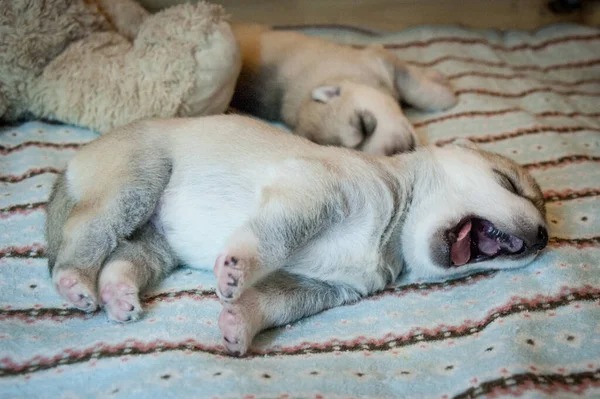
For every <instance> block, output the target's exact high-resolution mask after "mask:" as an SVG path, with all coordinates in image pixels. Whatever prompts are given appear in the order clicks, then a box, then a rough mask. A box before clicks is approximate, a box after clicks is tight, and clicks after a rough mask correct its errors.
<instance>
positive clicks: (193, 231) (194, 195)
mask: <svg viewBox="0 0 600 399" xmlns="http://www.w3.org/2000/svg"><path fill="white" fill-rule="evenodd" d="M203 177H204V178H205V179H202V178H203ZM183 180H184V181H185V183H180V182H177V181H175V182H171V183H170V184H169V185H168V186H167V188H166V189H165V192H164V194H163V197H162V198H161V201H160V203H159V205H158V208H157V211H156V214H155V216H154V218H153V223H154V224H155V225H156V226H157V227H158V229H159V230H160V231H162V233H163V234H164V235H165V237H166V239H167V241H168V242H169V245H170V246H171V248H172V249H173V250H174V251H175V253H176V254H177V257H178V258H179V260H180V262H181V263H182V264H184V265H186V266H189V267H193V268H197V269H208V270H212V268H213V266H214V262H215V259H216V258H217V256H218V254H219V253H220V251H221V250H222V249H223V247H224V246H225V243H226V241H227V239H228V238H229V237H230V236H231V234H232V233H233V232H234V231H235V230H236V229H237V228H238V227H240V226H241V225H242V224H243V223H244V222H246V221H247V219H248V217H249V215H250V210H251V208H252V202H253V201H252V199H253V198H252V195H251V194H250V193H249V192H248V190H247V189H244V188H243V185H241V184H233V183H232V182H228V184H226V183H227V182H223V181H222V180H221V179H219V180H212V179H210V178H206V176H197V177H193V178H191V176H190V175H188V176H186V179H183ZM233 187H235V189H233ZM233 190H235V191H233Z"/></svg>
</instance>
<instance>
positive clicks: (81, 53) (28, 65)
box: [0, 0, 241, 132]
mask: <svg viewBox="0 0 600 399" xmlns="http://www.w3.org/2000/svg"><path fill="white" fill-rule="evenodd" d="M240 68H241V59H240V54H239V49H238V45H237V42H236V40H235V38H234V36H233V34H232V32H231V28H230V26H229V24H228V21H227V17H226V16H225V14H224V12H223V9H222V8H221V7H220V6H216V5H211V4H207V3H203V2H201V3H198V4H195V5H190V4H186V5H179V6H174V7H171V8H168V9H166V10H164V11H161V12H159V13H157V14H154V15H150V14H149V13H148V12H147V11H146V10H145V9H143V8H142V7H141V6H140V5H139V4H137V3H135V2H134V1H133V0H45V1H40V0H0V120H1V121H4V122H14V121H18V120H22V119H31V118H40V119H50V120H56V121H60V122H64V123H69V124H75V125H80V126H85V127H89V128H92V129H95V130H98V131H100V132H104V131H107V130H110V129H112V128H113V127H116V126H119V125H124V124H127V123H129V122H132V121H134V120H138V119H144V118H165V117H173V116H197V115H208V114H217V113H221V112H223V111H225V110H226V109H227V107H228V105H229V102H230V100H231V96H232V95H233V90H234V88H235V82H236V79H237V77H238V74H239V71H240Z"/></svg>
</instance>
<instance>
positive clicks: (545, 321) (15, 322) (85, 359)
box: [0, 25, 600, 399]
mask: <svg viewBox="0 0 600 399" xmlns="http://www.w3.org/2000/svg"><path fill="white" fill-rule="evenodd" d="M302 29H303V30H305V31H306V32H308V33H310V34H319V35H323V36H326V37H329V38H331V39H333V40H337V41H341V42H345V43H350V44H353V45H357V46H362V45H366V44H369V43H381V44H384V45H385V46H386V47H387V48H388V49H390V50H392V51H395V52H397V53H398V54H399V55H400V56H401V57H402V58H403V59H405V60H407V61H409V62H411V63H413V64H415V65H422V66H429V67H433V68H436V69H438V70H440V71H442V72H443V73H444V74H446V75H447V76H448V77H449V79H450V80H451V82H452V84H453V85H454V86H455V88H456V90H457V92H458V95H459V99H460V101H459V104H458V105H457V106H456V107H455V108H453V109H451V110H448V111H446V112H442V113H425V112H418V111H415V110H407V113H408V116H409V117H410V119H411V120H412V121H413V122H414V124H415V126H416V129H417V131H418V133H419V134H420V135H421V136H422V138H423V139H424V140H427V141H428V142H429V143H431V144H443V143H446V142H449V141H451V140H453V139H455V138H457V137H468V138H470V139H471V140H473V141H475V142H477V143H479V144H480V145H481V146H482V147H483V148H485V149H487V150H491V151H495V152H498V153H501V154H504V155H507V156H509V157H511V158H513V159H515V160H516V161H517V162H519V163H521V164H522V165H524V166H525V167H526V168H527V169H529V171H530V172H531V173H532V174H533V175H534V176H535V178H536V179H537V180H538V182H539V183H540V185H541V187H542V189H543V191H544V195H545V198H546V200H547V207H548V220H549V224H550V230H551V231H550V233H551V239H550V243H549V246H548V248H547V249H546V250H545V251H544V252H543V253H542V255H541V256H540V257H539V258H538V259H537V260H536V261H535V262H534V263H533V264H532V265H530V266H529V267H527V268H523V269H520V270H514V271H505V272H497V271H488V272H484V273H478V274H474V275H470V276H463V277H460V278H456V279H453V280H450V281H435V280H432V281H410V280H407V279H400V281H399V282H398V284H399V285H398V287H396V288H394V289H389V290H388V291H385V292H383V293H381V294H379V295H376V296H373V297H370V298H367V299H364V300H362V301H360V302H358V303H355V304H352V305H348V306H342V307H339V308H335V309H331V310H328V311H325V312H323V313H321V314H319V315H316V316H314V317H310V318H307V319H304V320H302V321H299V322H297V323H293V324H290V325H287V326H284V327H282V328H278V329H273V330H270V331H267V332H265V333H263V334H261V335H260V336H259V337H258V339H257V340H256V341H255V343H254V345H253V348H252V351H251V353H250V354H249V355H248V356H247V357H245V358H242V359H237V358H231V357H228V356H226V355H225V354H224V352H223V347H222V346H221V344H220V335H219V330H218V328H217V325H216V321H217V316H218V314H219V311H220V308H221V306H220V304H219V302H218V301H217V299H216V297H215V294H214V281H213V276H212V275H211V274H210V273H208V272H206V273H204V272H201V271H197V270H190V269H185V268H181V269H179V270H177V272H176V273H174V274H173V275H172V276H171V277H170V278H168V279H167V281H165V282H164V283H163V284H162V285H160V286H159V287H157V288H156V289H154V290H153V291H152V292H149V293H148V294H147V295H145V296H144V299H143V304H144V306H145V310H146V313H145V316H144V318H143V319H142V320H140V321H139V322H137V323H133V324H127V325H118V324H112V323H110V322H108V321H107V319H106V317H105V316H104V314H102V313H100V312H99V313H96V314H90V315H88V314H84V313H82V312H79V311H77V310H73V309H70V308H68V307H67V306H66V304H65V303H64V302H63V301H62V300H61V299H60V298H59V297H58V296H57V294H56V293H55V292H54V289H53V287H52V286H51V283H50V280H49V278H48V272H47V260H46V258H45V257H44V245H45V244H44V235H43V225H44V218H45V213H44V212H45V203H46V200H47V198H48V194H49V190H50V187H51V185H52V182H53V180H54V179H55V178H56V175H57V173H59V172H60V171H61V170H62V169H63V168H64V167H65V164H66V162H67V161H68V160H69V159H70V158H71V157H72V156H73V154H74V153H75V152H76V151H77V149H78V148H79V147H80V146H81V145H82V144H84V143H86V142H89V141H90V140H93V139H94V138H96V137H97V134H96V133H94V132H91V131H88V130H85V129H81V128H77V127H72V126H62V125H55V124H48V123H42V122H29V123H25V124H22V125H19V126H4V127H2V128H1V130H0V182H1V183H0V320H1V322H0V397H2V398H32V397H39V398H44V397H47V398H99V397H102V398H104V397H115V398H153V397H156V398H167V397H173V398H175V397H176V398H184V397H192V398H246V399H252V398H313V399H317V398H359V397H361V398H403V397H406V398H439V399H447V398H480V397H496V398H497V397H510V396H522V397H527V398H543V397H549V396H558V397H561V398H567V397H576V396H585V397H600V306H599V305H600V303H599V300H600V197H599V195H600V167H599V161H600V30H599V29H593V28H589V27H583V26H576V25H561V26H553V27H549V28H545V29H542V30H539V31H536V32H529V33H525V32H498V31H475V30H468V29H463V28H458V27H434V28H432V27H420V28H414V29H410V30H407V31H403V32H397V33H378V32H372V31H366V30H361V29H350V28H344V27H331V26H329V27H304V28H302Z"/></svg>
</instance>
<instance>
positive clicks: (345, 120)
mask: <svg viewBox="0 0 600 399" xmlns="http://www.w3.org/2000/svg"><path fill="white" fill-rule="evenodd" d="M233 32H234V35H235V37H236V39H237V40H238V43H239V45H240V49H241V53H242V72H241V74H240V77H239V78H238V81H237V85H236V90H235V94H234V97H233V100H232V103H231V105H232V106H233V107H234V108H236V109H238V110H240V111H243V112H247V113H250V114H253V115H256V116H259V117H261V118H263V119H268V120H272V121H283V122H284V123H285V124H287V125H288V126H289V127H290V128H292V129H293V131H294V133H295V134H297V135H299V136H303V137H306V138H308V139H309V140H311V141H314V142H316V143H319V144H327V145H336V146H342V147H347V148H354V149H358V150H362V151H364V152H368V153H371V154H386V155H390V154H394V153H397V152H403V151H409V150H411V149H413V148H414V146H415V144H416V142H417V137H416V135H415V132H414V130H413V127H412V125H411V123H410V122H409V121H408V119H406V117H405V116H404V114H403V113H402V109H401V108H400V103H399V101H400V100H402V101H405V102H407V103H409V104H411V105H414V106H415V107H418V108H422V109H425V110H442V109H446V108H449V107H452V106H454V105H455V104H456V97H455V95H454V93H453V91H452V90H451V89H450V87H449V85H448V83H447V81H446V80H445V78H444V77H443V75H442V74H440V73H439V72H436V71H434V70H431V69H419V68H416V67H412V66H409V65H407V64H405V63H403V62H402V61H400V60H399V59H398V58H397V57H396V56H395V55H393V54H391V53H389V52H388V51H386V50H384V49H383V47H381V46H369V47H367V48H365V49H356V48H352V47H350V46H342V45H339V44H335V43H332V42H328V41H326V40H323V39H319V38H316V37H311V36H307V35H303V34H300V33H296V32H286V31H274V30H269V29H268V28H266V27H263V26H260V25H234V26H233Z"/></svg>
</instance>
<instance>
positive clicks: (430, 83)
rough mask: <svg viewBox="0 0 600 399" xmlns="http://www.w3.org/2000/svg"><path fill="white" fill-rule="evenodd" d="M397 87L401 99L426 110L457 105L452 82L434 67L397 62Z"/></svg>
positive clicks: (436, 109)
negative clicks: (419, 66)
mask: <svg viewBox="0 0 600 399" xmlns="http://www.w3.org/2000/svg"><path fill="white" fill-rule="evenodd" d="M395 78H396V87H397V88H398V91H399V93H400V99H401V100H404V101H406V102H407V103H409V104H411V105H413V106H415V107H417V108H420V109H424V110H429V111H439V110H443V109H447V108H450V107H453V106H454V105H456V102H457V98H456V96H455V95H454V92H453V90H452V88H451V87H450V83H449V82H448V81H447V80H446V78H445V77H444V75H442V74H441V73H440V72H438V71H436V70H433V69H422V68H417V67H414V66H410V65H407V64H404V63H402V62H400V61H398V62H396V64H395Z"/></svg>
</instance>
